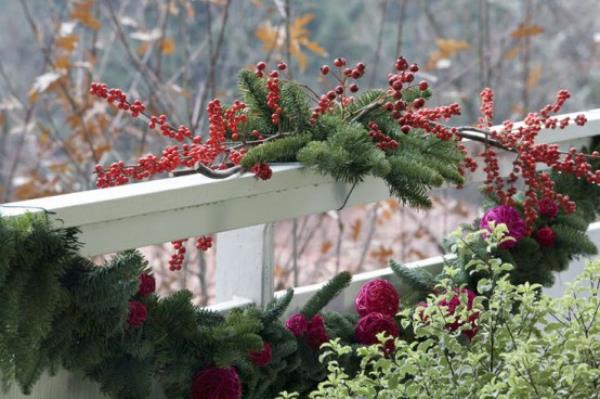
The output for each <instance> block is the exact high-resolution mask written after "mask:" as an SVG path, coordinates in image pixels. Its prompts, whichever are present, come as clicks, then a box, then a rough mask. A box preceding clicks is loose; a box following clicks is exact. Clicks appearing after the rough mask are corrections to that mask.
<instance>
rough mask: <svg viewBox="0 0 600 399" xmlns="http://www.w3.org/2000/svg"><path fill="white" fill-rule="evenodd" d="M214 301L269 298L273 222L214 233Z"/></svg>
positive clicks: (266, 300)
mask: <svg viewBox="0 0 600 399" xmlns="http://www.w3.org/2000/svg"><path fill="white" fill-rule="evenodd" d="M216 276H217V281H216V296H217V303H219V302H225V301H230V300H232V299H234V298H236V297H238V298H247V299H250V300H252V301H253V302H254V303H255V304H257V305H264V304H266V303H268V302H269V301H270V300H271V299H272V298H273V225H272V224H262V225H257V226H251V227H246V228H243V229H237V230H232V231H226V232H223V233H219V234H217V273H216Z"/></svg>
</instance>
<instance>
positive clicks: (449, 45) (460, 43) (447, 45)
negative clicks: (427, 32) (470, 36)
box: [435, 38, 471, 58]
mask: <svg viewBox="0 0 600 399" xmlns="http://www.w3.org/2000/svg"><path fill="white" fill-rule="evenodd" d="M435 44H436V46H437V48H438V50H439V51H440V52H441V53H442V54H443V55H444V56H445V57H446V58H448V57H450V56H452V55H454V54H456V53H458V52H459V51H465V50H468V49H469V48H471V45H470V44H469V43H467V42H466V41H464V40H456V39H443V38H438V39H436V40H435Z"/></svg>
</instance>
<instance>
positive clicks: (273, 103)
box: [255, 61, 287, 125]
mask: <svg viewBox="0 0 600 399" xmlns="http://www.w3.org/2000/svg"><path fill="white" fill-rule="evenodd" d="M266 68H267V64H266V63H265V62H264V61H261V62H259V63H258V64H256V71H255V73H256V76H258V77H259V78H262V77H264V74H265V69H266ZM277 69H279V70H280V71H285V70H286V69H287V65H286V64H285V63H284V62H280V63H279V64H277ZM279 100H281V90H280V87H279V72H278V71H277V70H272V71H271V72H270V73H269V78H268V79H267V105H268V106H269V108H270V109H271V110H272V111H273V114H272V115H271V122H272V123H273V124H274V125H279V121H280V119H281V114H282V113H283V109H282V108H281V106H280V105H279Z"/></svg>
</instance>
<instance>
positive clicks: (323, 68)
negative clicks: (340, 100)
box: [321, 65, 330, 75]
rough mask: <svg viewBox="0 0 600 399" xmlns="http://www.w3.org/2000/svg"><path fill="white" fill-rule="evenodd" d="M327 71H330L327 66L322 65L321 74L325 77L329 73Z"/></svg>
mask: <svg viewBox="0 0 600 399" xmlns="http://www.w3.org/2000/svg"><path fill="white" fill-rule="evenodd" d="M329 70H330V69H329V65H323V66H322V67H321V73H322V74H323V75H327V74H328V73H329Z"/></svg>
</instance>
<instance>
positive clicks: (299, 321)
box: [285, 313, 308, 337]
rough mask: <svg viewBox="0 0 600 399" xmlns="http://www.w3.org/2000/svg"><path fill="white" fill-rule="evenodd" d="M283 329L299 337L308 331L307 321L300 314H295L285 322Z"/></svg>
mask: <svg viewBox="0 0 600 399" xmlns="http://www.w3.org/2000/svg"><path fill="white" fill-rule="evenodd" d="M285 327H286V328H287V329H288V330H290V331H291V332H292V334H294V335H295V336H296V337H301V336H303V335H304V334H305V333H306V330H308V321H307V320H306V317H304V316H303V315H301V314H300V313H296V314H295V315H293V316H292V317H290V318H289V319H287V320H286V322H285Z"/></svg>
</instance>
